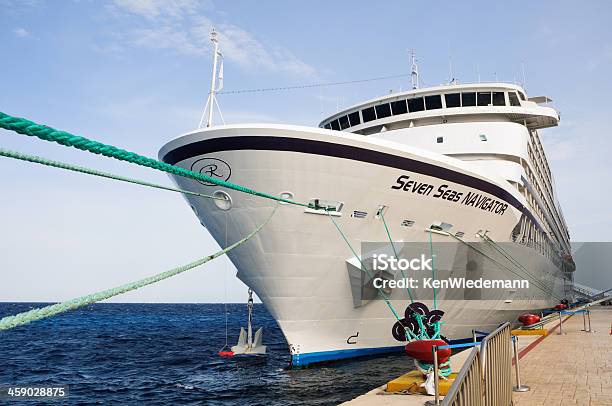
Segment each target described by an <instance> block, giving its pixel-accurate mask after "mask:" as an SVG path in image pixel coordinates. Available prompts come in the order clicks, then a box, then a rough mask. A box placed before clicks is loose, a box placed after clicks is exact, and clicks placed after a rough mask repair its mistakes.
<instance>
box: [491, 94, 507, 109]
mask: <svg viewBox="0 0 612 406" xmlns="http://www.w3.org/2000/svg"><path fill="white" fill-rule="evenodd" d="M493 105H494V106H505V105H506V97H505V96H504V92H493Z"/></svg>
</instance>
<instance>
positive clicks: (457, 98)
mask: <svg viewBox="0 0 612 406" xmlns="http://www.w3.org/2000/svg"><path fill="white" fill-rule="evenodd" d="M444 99H446V108H450V107H461V93H447V94H445V95H444Z"/></svg>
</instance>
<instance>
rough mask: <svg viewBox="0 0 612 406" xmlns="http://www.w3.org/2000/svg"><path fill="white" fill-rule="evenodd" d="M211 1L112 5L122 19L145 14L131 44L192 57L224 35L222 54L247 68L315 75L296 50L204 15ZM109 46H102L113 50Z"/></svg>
mask: <svg viewBox="0 0 612 406" xmlns="http://www.w3.org/2000/svg"><path fill="white" fill-rule="evenodd" d="M211 9H212V6H211V5H210V4H209V3H201V2H197V1H194V0H174V1H165V0H115V2H114V3H113V6H112V7H111V8H110V10H111V12H112V14H113V15H114V16H116V17H117V18H123V17H126V16H128V17H130V18H132V19H133V18H134V17H136V18H139V19H140V20H137V21H136V22H134V21H133V20H131V21H130V25H131V26H134V27H132V28H130V29H128V30H127V32H126V34H125V38H124V40H125V42H128V43H129V44H131V45H133V46H137V47H142V48H148V49H165V50H169V51H173V52H176V53H179V54H182V55H187V56H203V55H210V54H211V43H210V31H211V29H212V28H213V27H215V28H216V30H217V32H218V33H219V41H220V45H221V52H222V53H223V56H224V58H225V59H227V60H228V61H231V62H232V63H235V64H236V65H239V66H240V67H241V68H243V69H247V70H253V69H257V70H265V71H268V72H284V73H289V74H294V75H298V76H305V77H313V76H315V75H316V73H317V71H316V69H315V68H314V67H312V66H310V65H309V64H307V63H306V62H304V61H302V60H300V59H299V58H298V57H297V56H295V55H294V54H293V53H292V52H291V51H290V50H288V49H285V48H283V47H280V46H276V45H274V44H266V43H264V42H262V41H261V40H260V39H258V38H257V37H256V36H255V35H254V34H252V33H250V32H248V31H247V30H245V29H243V28H241V27H239V26H237V25H234V24H230V23H226V22H214V21H212V20H211V19H210V18H209V17H207V16H205V15H203V11H208V12H209V11H210V10H211ZM107 48H108V47H101V49H107Z"/></svg>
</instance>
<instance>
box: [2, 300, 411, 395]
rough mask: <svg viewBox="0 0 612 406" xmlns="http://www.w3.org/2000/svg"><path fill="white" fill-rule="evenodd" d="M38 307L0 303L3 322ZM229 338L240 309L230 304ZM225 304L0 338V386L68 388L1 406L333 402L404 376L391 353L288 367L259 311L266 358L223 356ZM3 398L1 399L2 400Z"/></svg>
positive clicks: (161, 308) (122, 312)
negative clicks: (65, 393) (52, 396)
mask: <svg viewBox="0 0 612 406" xmlns="http://www.w3.org/2000/svg"><path fill="white" fill-rule="evenodd" d="M39 306H42V304H40V303H37V304H33V303H0V317H4V316H6V315H11V314H16V313H19V312H22V311H25V310H28V309H30V308H32V307H39ZM227 310H228V321H227V326H228V340H229V344H230V345H234V344H235V342H236V341H237V339H238V333H239V330H240V326H242V325H244V326H246V316H247V308H246V304H228V305H227ZM225 325H226V323H225V316H224V305H223V304H110V303H109V304H95V305H92V306H89V307H87V308H83V309H81V310H77V311H74V312H71V313H67V314H64V315H60V316H56V317H53V318H50V319H47V320H42V321H38V322H34V323H31V324H30V325H27V326H22V327H19V328H16V329H13V330H9V331H3V332H0V385H38V386H41V385H45V386H48V385H69V387H70V388H69V390H70V395H69V397H68V398H67V399H65V400H53V401H47V402H46V403H45V402H41V401H40V399H39V400H36V401H22V402H15V401H12V400H11V401H6V402H7V403H5V404H11V405H12V404H28V405H33V404H37V405H38V404H49V405H59V404H82V405H85V404H104V405H106V404H128V405H132V404H134V405H135V404H153V405H157V404H159V405H266V406H270V405H333V404H338V403H341V402H343V401H347V400H350V399H352V398H354V397H356V396H358V395H361V394H363V393H365V392H367V391H368V390H370V389H373V388H375V387H377V386H379V385H382V384H383V383H385V382H387V381H388V380H390V379H393V378H395V377H397V376H399V375H400V374H402V373H405V372H406V370H408V369H409V368H410V367H411V364H412V363H411V361H410V360H409V359H408V358H407V357H406V356H404V355H401V354H394V355H389V356H379V357H371V358H362V359H354V360H349V361H339V362H334V363H329V364H326V365H322V366H314V367H310V368H307V369H290V368H289V360H290V357H289V351H288V349H287V343H286V341H285V338H284V337H283V335H282V333H281V331H280V329H279V328H278V326H277V324H276V322H275V321H274V320H273V319H272V317H271V316H270V315H269V314H268V312H267V311H266V310H265V308H264V307H263V306H262V305H258V304H256V305H255V309H254V325H255V326H256V327H260V326H262V327H263V328H264V335H263V339H264V344H266V345H267V346H268V355H267V356H265V357H257V358H241V357H234V358H221V357H219V356H218V355H217V352H218V351H219V350H220V349H221V348H222V347H223V346H224V345H225V340H226V338H225V337H226V334H225V331H226V330H225ZM1 402H2V401H0V403H1Z"/></svg>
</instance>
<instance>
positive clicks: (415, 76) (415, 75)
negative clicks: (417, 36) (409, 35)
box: [410, 49, 419, 89]
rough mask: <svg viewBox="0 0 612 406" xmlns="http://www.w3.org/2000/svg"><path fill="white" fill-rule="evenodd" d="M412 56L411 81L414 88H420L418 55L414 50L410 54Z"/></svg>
mask: <svg viewBox="0 0 612 406" xmlns="http://www.w3.org/2000/svg"><path fill="white" fill-rule="evenodd" d="M410 56H411V59H412V66H411V67H410V70H411V72H410V79H411V80H412V88H413V89H418V88H419V67H418V66H417V59H416V54H415V53H414V49H413V50H412V51H411V52H410Z"/></svg>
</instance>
